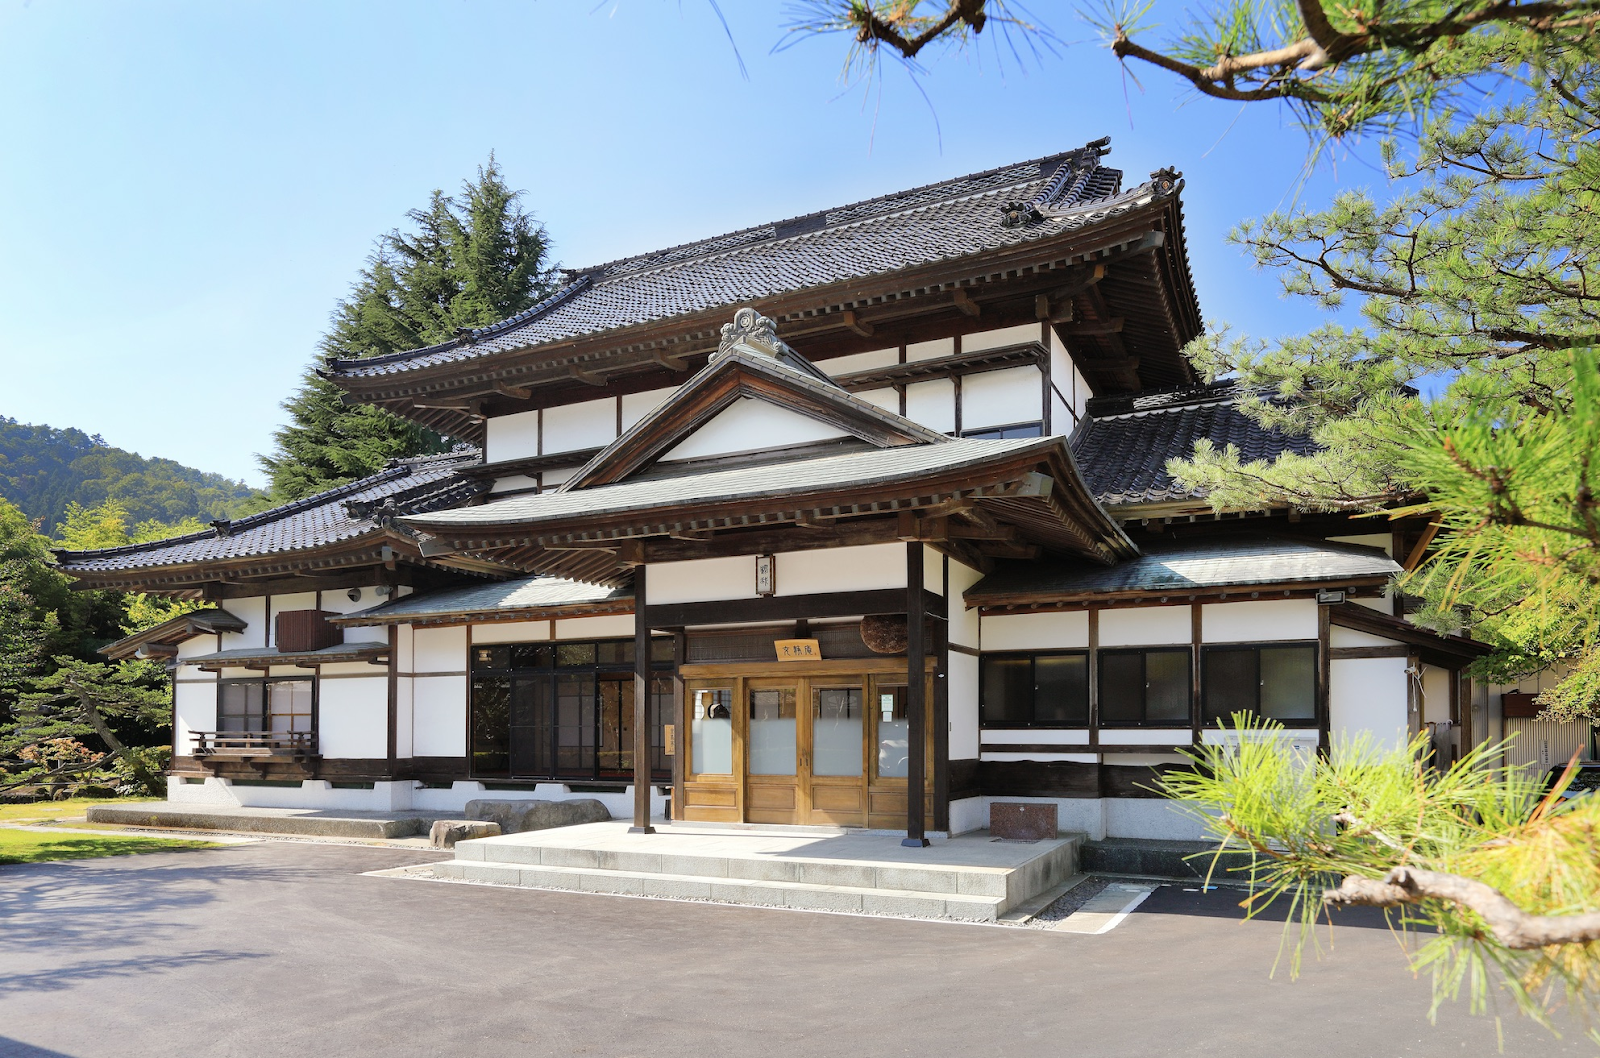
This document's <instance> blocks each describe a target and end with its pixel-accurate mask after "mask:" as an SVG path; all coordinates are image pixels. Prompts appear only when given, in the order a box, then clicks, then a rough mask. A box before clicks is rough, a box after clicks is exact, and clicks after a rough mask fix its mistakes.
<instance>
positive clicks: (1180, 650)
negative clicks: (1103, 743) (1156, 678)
mask: <svg viewBox="0 0 1600 1058" xmlns="http://www.w3.org/2000/svg"><path fill="white" fill-rule="evenodd" d="M1095 653H1096V657H1095V672H1094V681H1095V689H1094V690H1095V695H1094V718H1093V719H1094V726H1095V727H1096V728H1108V727H1109V728H1116V729H1121V730H1127V729H1137V728H1141V727H1148V728H1158V729H1162V728H1178V727H1187V728H1192V727H1193V726H1194V721H1195V698H1196V695H1195V680H1194V645H1193V644H1190V643H1165V644H1160V645H1154V644H1152V645H1150V646H1141V647H1101V648H1099V649H1098V650H1096V652H1095ZM1148 654H1182V655H1183V657H1184V665H1183V680H1184V698H1185V700H1186V702H1187V704H1188V708H1187V709H1185V711H1184V715H1183V718H1182V719H1181V720H1180V719H1167V720H1152V719H1150V695H1149V691H1150V686H1149V684H1150V680H1149V662H1148V661H1146V660H1145V656H1146V655H1148ZM1130 655H1138V656H1139V659H1140V660H1139V675H1140V681H1139V683H1140V713H1141V714H1143V719H1139V720H1107V719H1106V718H1105V712H1104V708H1105V697H1106V696H1105V678H1106V666H1105V659H1106V658H1107V657H1126V656H1130Z"/></svg>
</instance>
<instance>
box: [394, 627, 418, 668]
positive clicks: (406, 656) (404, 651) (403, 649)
mask: <svg viewBox="0 0 1600 1058" xmlns="http://www.w3.org/2000/svg"><path fill="white" fill-rule="evenodd" d="M415 642H416V629H414V628H413V627H412V626H411V625H401V626H400V635H399V637H398V639H397V640H396V642H395V646H396V650H395V671H397V672H404V673H411V672H414V671H415V670H416V650H415V646H414V644H415Z"/></svg>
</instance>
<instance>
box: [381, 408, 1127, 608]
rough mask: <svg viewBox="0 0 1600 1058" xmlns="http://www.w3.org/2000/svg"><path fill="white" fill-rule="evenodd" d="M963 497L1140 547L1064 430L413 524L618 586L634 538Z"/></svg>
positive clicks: (1110, 544) (585, 491)
mask: <svg viewBox="0 0 1600 1058" xmlns="http://www.w3.org/2000/svg"><path fill="white" fill-rule="evenodd" d="M954 503H961V504H964V505H965V507H966V508H967V509H971V508H978V507H981V508H983V509H984V511H985V512H986V513H985V514H984V515H983V517H986V518H990V519H998V520H1000V521H1004V522H1007V523H1008V524H1011V525H1013V526H1016V527H1017V531H1018V532H1019V533H1021V534H1022V535H1024V536H1026V537H1027V538H1029V539H1030V540H1033V541H1034V542H1036V543H1039V544H1041V545H1043V546H1045V547H1047V548H1048V549H1049V550H1052V551H1055V552H1058V553H1075V554H1080V555H1084V556H1086V557H1091V558H1094V559H1097V560H1099V561H1106V562H1110V561H1114V560H1115V559H1116V558H1118V557H1122V556H1128V555H1133V554H1136V553H1137V548H1136V547H1135V546H1134V545H1133V543H1132V541H1130V540H1129V539H1128V537H1127V536H1126V534H1124V533H1123V531H1122V530H1121V528H1119V527H1118V526H1117V524H1116V523H1115V522H1114V521H1113V520H1112V519H1111V517H1110V516H1109V515H1107V514H1106V512H1105V511H1104V510H1103V509H1102V508H1101V507H1100V506H1099V505H1098V504H1097V503H1096V502H1095V500H1094V498H1093V497H1092V496H1091V495H1089V493H1088V492H1087V490H1086V489H1085V488H1084V487H1083V485H1082V481H1081V479H1080V478H1079V476H1078V472H1077V468H1076V467H1075V466H1074V465H1073V462H1072V454H1071V452H1069V451H1068V449H1067V446H1066V443H1065V441H1064V439H1062V438H1059V437H1046V438H1036V437H1034V438H1012V439H1006V440H992V439H987V438H983V439H980V438H951V439H948V440H943V441H941V442H940V443H937V444H931V443H930V444H910V445H902V446H898V447H894V448H880V449H867V450H864V451H851V452H844V453H840V454H835V455H825V456H818V457H813V458H806V459H791V460H786V461H785V460H775V461H773V462H769V463H762V464H758V465H745V466H737V467H731V468H724V469H714V470H699V471H687V472H684V471H680V472H673V470H672V469H671V468H670V466H669V467H658V468H656V469H655V470H653V471H651V472H649V473H646V474H642V475H640V476H637V477H634V478H631V479H629V480H626V481H622V482H619V483H617V484H612V485H595V486H591V487H588V488H581V489H573V490H571V491H558V492H544V493H533V494H523V495H518V496H513V497H509V498H506V499H503V500H491V501H490V502H487V503H484V504H481V505H479V506H475V507H459V508H456V509H454V510H448V511H438V512H435V513H432V514H426V515H416V516H413V517H409V518H406V519H404V521H405V522H406V523H407V524H408V525H410V526H412V527H414V528H417V529H419V530H422V531H424V532H426V533H429V534H432V535H433V536H435V537H437V538H438V543H439V546H440V547H442V548H444V549H449V548H459V549H462V550H471V551H477V552H484V551H487V552H491V553H494V554H495V555H496V557H497V558H498V559H499V560H501V561H515V562H522V563H524V564H525V565H526V568H530V569H532V570H535V571H537V572H543V573H554V574H558V575H562V576H568V577H571V578H573V579H578V580H584V581H592V582H598V583H611V584H619V583H622V582H623V580H624V579H625V578H626V576H627V571H626V569H625V568H623V567H624V566H625V565H626V564H624V563H619V562H618V561H617V559H618V556H617V555H616V553H615V552H616V551H617V549H618V547H619V545H620V544H621V543H622V542H625V541H630V540H632V541H639V540H642V539H643V538H646V537H652V536H659V537H666V536H674V535H676V536H677V537H678V539H680V540H682V539H684V538H685V536H686V535H693V534H702V536H709V535H710V534H713V533H717V532H727V531H729V530H742V529H751V528H756V527H765V528H768V529H779V528H783V527H785V526H788V527H789V528H794V527H795V526H794V523H797V522H802V521H808V522H811V523H813V524H811V525H810V528H811V529H812V530H816V529H823V530H828V529H834V528H837V527H838V526H841V525H846V524H849V525H857V524H860V521H858V520H861V521H864V520H865V516H873V515H878V516H889V517H891V518H893V517H895V516H897V515H899V514H902V513H904V514H908V515H917V514H919V513H921V512H923V511H927V512H929V513H930V514H935V515H937V514H938V513H939V512H940V511H941V510H942V509H943V508H940V507H939V505H940V504H945V505H949V504H954ZM818 520H821V521H825V522H826V523H827V524H815V523H816V522H817V521H818ZM990 524H993V521H991V522H990ZM904 538H906V537H904V536H903V535H901V536H895V535H894V534H893V533H891V534H890V535H889V536H888V537H886V538H885V539H904ZM912 538H918V537H917V536H916V534H915V533H914V534H913V536H912ZM818 539H819V540H820V539H821V538H818ZM862 542H866V541H862ZM433 546H434V545H433V543H432V542H430V543H429V544H428V545H426V546H425V548H424V551H425V553H427V552H429V551H431V550H432V549H433ZM607 549H608V550H607ZM780 549H781V548H780Z"/></svg>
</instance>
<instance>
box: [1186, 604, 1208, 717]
mask: <svg viewBox="0 0 1600 1058" xmlns="http://www.w3.org/2000/svg"><path fill="white" fill-rule="evenodd" d="M1204 642H1205V609H1204V607H1202V606H1201V605H1200V604H1199V603H1197V602H1195V603H1190V604H1189V739H1190V741H1191V742H1199V741H1200V727H1201V725H1202V720H1201V717H1202V716H1203V715H1204V708H1205V703H1204V702H1202V701H1201V700H1200V676H1201V673H1200V647H1201V646H1202V645H1203V644H1204Z"/></svg>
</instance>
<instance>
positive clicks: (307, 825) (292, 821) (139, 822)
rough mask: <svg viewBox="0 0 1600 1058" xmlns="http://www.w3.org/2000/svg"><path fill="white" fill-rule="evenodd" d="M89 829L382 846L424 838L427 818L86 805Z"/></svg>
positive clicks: (160, 805) (155, 805)
mask: <svg viewBox="0 0 1600 1058" xmlns="http://www.w3.org/2000/svg"><path fill="white" fill-rule="evenodd" d="M86 815H87V818H88V820H89V822H91V823H116V824H120V825H122V826H133V827H163V828H168V829H190V830H229V831H234V832H236V833H245V834H289V835H297V836H303V837H322V838H364V839H369V840H382V839H387V838H409V837H415V836H416V835H418V834H426V833H427V832H428V828H429V827H430V826H431V825H432V823H433V819H434V817H433V816H406V815H396V816H378V815H362V814H354V813H352V814H338V813H332V812H321V811H314V810H308V809H307V810H302V809H281V808H280V809H272V808H212V807H209V806H208V807H204V808H199V807H191V806H187V805H172V804H166V803H162V802H160V801H152V802H147V803H143V804H131V805H91V806H90V807H89V809H88V811H87V813H86Z"/></svg>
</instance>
